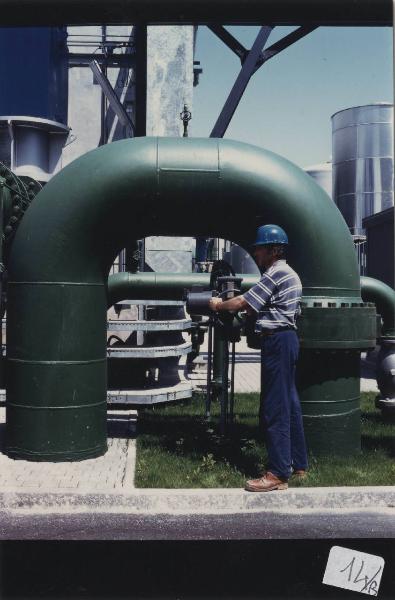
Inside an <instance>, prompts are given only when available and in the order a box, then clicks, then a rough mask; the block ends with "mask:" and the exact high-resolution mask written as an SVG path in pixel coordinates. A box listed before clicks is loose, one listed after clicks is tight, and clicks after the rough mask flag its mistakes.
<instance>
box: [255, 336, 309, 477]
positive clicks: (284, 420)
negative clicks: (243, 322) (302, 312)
mask: <svg viewBox="0 0 395 600" xmlns="http://www.w3.org/2000/svg"><path fill="white" fill-rule="evenodd" d="M298 354H299V340H298V336H297V334H296V332H295V331H292V330H286V331H279V332H278V333H274V334H273V335H269V336H265V337H262V345H261V364H262V369H261V407H260V421H261V425H262V426H263V432H264V437H265V444H266V449H267V453H268V465H267V470H268V471H271V472H272V473H273V474H274V475H277V477H281V478H285V479H288V478H289V477H290V475H291V472H292V469H307V466H308V461H307V451H306V442H305V437H304V430H303V420H302V411H301V407H300V400H299V396H298V393H297V391H296V386H295V367H296V361H297V358H298Z"/></svg>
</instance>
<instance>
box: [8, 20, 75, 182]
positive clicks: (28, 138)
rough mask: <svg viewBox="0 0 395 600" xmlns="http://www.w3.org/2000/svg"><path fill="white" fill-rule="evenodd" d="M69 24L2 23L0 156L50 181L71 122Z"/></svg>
mask: <svg viewBox="0 0 395 600" xmlns="http://www.w3.org/2000/svg"><path fill="white" fill-rule="evenodd" d="M66 40H67V33H66V28H65V27H21V28H15V27H10V28H5V27H2V28H0V78H1V81H2V86H1V88H0V161H1V162H3V163H4V164H5V165H6V166H7V167H8V168H9V169H11V170H12V171H13V172H14V173H15V174H16V175H18V176H22V175H25V176H29V177H33V178H34V179H36V180H37V181H40V182H41V183H46V182H47V181H49V179H50V178H51V177H52V175H53V174H54V173H56V172H57V171H58V170H59V169H60V168H61V167H62V150H63V147H64V145H65V143H66V140H67V138H68V136H69V131H70V128H69V127H68V126H67V102H68V100H67V97H68V55H67V45H66Z"/></svg>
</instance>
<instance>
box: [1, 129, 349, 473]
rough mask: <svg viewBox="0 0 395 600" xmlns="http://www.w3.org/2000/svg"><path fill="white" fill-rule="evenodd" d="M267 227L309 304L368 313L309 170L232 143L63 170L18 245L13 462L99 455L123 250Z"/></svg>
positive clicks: (198, 143)
mask: <svg viewBox="0 0 395 600" xmlns="http://www.w3.org/2000/svg"><path fill="white" fill-rule="evenodd" d="M265 222H266V223H267V222H269V223H273V222H274V223H277V224H278V225H280V226H281V227H283V228H284V229H285V231H286V232H287V234H288V237H289V241H290V246H289V262H290V264H291V265H292V266H293V267H294V268H295V269H296V271H298V272H299V273H300V275H301V278H302V283H303V289H304V294H305V296H304V299H305V300H306V302H312V301H313V300H314V299H322V298H326V299H329V300H330V299H332V298H334V299H338V298H347V301H348V302H350V303H357V304H359V303H361V296H360V283H359V273H358V265H357V260H356V256H355V252H354V246H353V243H352V239H351V236H350V234H349V231H348V228H347V226H346V224H345V222H344V220H343V218H342V216H341V214H340V212H339V211H338V209H337V208H336V206H335V205H334V204H333V202H331V201H330V199H329V197H328V196H327V195H326V194H325V192H324V191H323V190H322V189H321V188H320V187H319V186H318V185H317V184H316V183H315V182H314V181H313V180H312V179H311V178H310V177H309V176H308V175H306V173H304V172H303V171H302V170H301V169H299V168H298V167H296V166H295V165H293V164H292V163H290V162H288V161H287V160H285V159H283V158H281V157H279V156H277V155H275V154H273V153H271V152H268V151H265V150H262V149H259V148H256V147H253V146H249V145H247V144H243V143H240V142H234V141H230V140H218V139H193V138H181V139H176V138H158V139H157V138H135V139H133V140H122V141H120V142H116V143H113V144H108V145H106V146H103V147H101V148H99V149H97V150H94V151H92V152H89V153H88V154H86V155H84V156H83V157H81V158H80V159H78V160H76V161H74V162H73V163H71V164H70V165H68V166H67V167H66V168H65V169H63V170H62V171H61V172H60V173H58V174H57V175H56V176H55V177H54V178H53V179H52V180H51V181H50V182H49V183H48V184H47V185H46V186H45V188H44V189H43V190H42V191H41V192H40V193H39V194H38V195H37V197H36V199H35V201H34V203H33V204H32V205H31V207H30V208H29V210H28V211H27V212H26V214H25V216H24V218H23V220H22V222H21V224H20V226H19V228H18V230H17V232H16V236H15V240H14V242H13V244H12V247H11V255H10V264H9V273H10V275H9V280H10V281H9V290H10V296H11V297H12V298H13V300H12V302H10V307H9V312H8V323H7V327H8V339H9V345H8V355H7V363H8V368H9V373H8V375H9V376H8V378H7V379H8V386H7V428H6V431H7V451H8V453H9V454H10V455H11V456H13V457H15V458H30V459H31V458H33V459H35V460H55V461H59V460H78V459H82V458H88V457H90V456H97V455H99V454H102V453H104V452H105V450H106V434H105V425H106V387H105V381H106V343H105V338H106V307H107V297H106V292H107V285H106V284H107V277H108V273H109V269H110V266H111V264H112V262H113V260H114V258H115V257H116V255H117V253H118V252H119V251H120V249H122V248H123V247H125V245H126V244H127V241H128V240H130V239H141V238H143V237H146V236H149V235H174V236H177V235H183V236H185V235H187V236H188V235H192V236H207V237H222V238H225V239H230V240H233V241H234V242H236V243H238V244H240V245H241V246H243V247H245V248H248V246H249V244H250V241H251V239H254V233H255V230H256V226H257V225H260V224H262V223H265ZM49 300H50V301H49ZM51 303H53V305H54V308H51V306H50V305H51ZM88 423H89V425H88ZM88 428H89V431H88ZM339 443H341V441H339Z"/></svg>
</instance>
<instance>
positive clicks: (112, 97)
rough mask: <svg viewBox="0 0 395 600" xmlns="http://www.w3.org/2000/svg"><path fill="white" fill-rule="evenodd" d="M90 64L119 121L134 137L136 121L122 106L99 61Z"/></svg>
mask: <svg viewBox="0 0 395 600" xmlns="http://www.w3.org/2000/svg"><path fill="white" fill-rule="evenodd" d="M89 66H90V68H91V69H92V71H93V74H94V76H95V77H96V80H97V82H98V84H99V85H100V87H101V89H102V90H103V94H104V95H105V97H106V98H107V100H108V103H109V104H110V106H111V108H112V109H113V111H114V112H115V114H116V115H117V117H118V119H119V121H120V122H121V123H122V125H123V126H124V127H126V128H127V129H128V130H129V134H130V135H129V137H133V135H134V130H135V126H134V123H133V121H132V120H131V118H130V117H129V115H128V113H127V112H126V110H125V108H124V107H123V106H122V104H121V102H120V101H119V98H118V96H117V95H116V93H115V92H114V90H113V88H112V85H111V83H110V82H109V81H108V79H107V77H106V76H105V75H104V73H103V72H102V70H101V68H100V66H99V65H98V63H97V62H96V61H95V60H93V61H92V62H91V63H90V64H89Z"/></svg>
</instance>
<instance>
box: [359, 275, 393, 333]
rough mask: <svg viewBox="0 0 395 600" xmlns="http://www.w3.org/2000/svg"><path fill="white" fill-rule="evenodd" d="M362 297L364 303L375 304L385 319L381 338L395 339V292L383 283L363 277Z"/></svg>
mask: <svg viewBox="0 0 395 600" xmlns="http://www.w3.org/2000/svg"><path fill="white" fill-rule="evenodd" d="M361 297H362V300H363V301H364V302H374V303H375V305H376V308H377V312H378V313H379V314H380V315H381V317H382V319H383V330H382V333H381V337H382V338H385V339H391V338H394V339H395V291H394V290H393V289H392V288H391V287H390V286H389V285H387V284H386V283H384V282H383V281H380V280H379V279H374V278H373V277H361Z"/></svg>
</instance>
